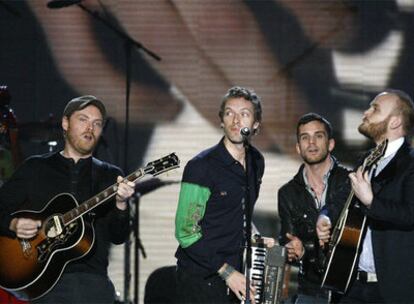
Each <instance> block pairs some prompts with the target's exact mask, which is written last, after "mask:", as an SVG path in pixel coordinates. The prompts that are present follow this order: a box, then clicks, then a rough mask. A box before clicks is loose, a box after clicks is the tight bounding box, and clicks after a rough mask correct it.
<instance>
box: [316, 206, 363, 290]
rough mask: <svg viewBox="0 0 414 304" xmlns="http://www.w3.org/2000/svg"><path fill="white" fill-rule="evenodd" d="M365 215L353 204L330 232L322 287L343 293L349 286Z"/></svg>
mask: <svg viewBox="0 0 414 304" xmlns="http://www.w3.org/2000/svg"><path fill="white" fill-rule="evenodd" d="M365 222H366V216H365V215H363V214H362V212H361V210H360V209H359V208H358V207H356V206H355V205H353V206H352V207H351V208H349V209H348V210H347V212H346V214H345V217H344V218H343V219H342V223H341V225H339V226H338V230H337V231H334V232H333V233H332V239H331V242H329V247H328V253H327V264H326V269H325V273H324V278H323V280H322V287H325V288H328V289H330V290H333V291H336V292H339V293H342V294H343V293H345V292H346V291H347V289H348V287H349V283H350V281H351V278H352V274H353V271H354V269H355V265H356V261H357V258H358V253H359V248H360V244H361V240H362V233H363V231H364V228H365Z"/></svg>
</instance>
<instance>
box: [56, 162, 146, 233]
mask: <svg viewBox="0 0 414 304" xmlns="http://www.w3.org/2000/svg"><path fill="white" fill-rule="evenodd" d="M146 169H147V168H143V169H139V170H137V171H135V172H133V173H131V174H130V175H128V176H127V177H125V178H124V180H123V181H127V180H128V181H130V182H134V183H135V182H136V181H137V180H138V179H140V178H142V177H143V176H145V175H146V174H147V173H146ZM148 171H149V170H148ZM117 191H118V183H115V184H113V185H112V186H109V187H108V188H106V189H105V190H103V191H101V192H100V193H98V194H97V195H95V196H94V197H91V198H90V199H88V200H87V201H85V202H83V203H82V204H80V205H79V206H77V207H76V208H73V209H72V210H70V211H68V212H66V213H65V214H64V215H63V216H62V222H63V225H65V226H66V225H68V224H70V223H71V222H73V221H75V220H76V219H78V218H79V217H81V216H82V215H84V214H86V213H88V212H89V211H91V210H92V209H94V208H96V207H98V206H99V205H101V204H102V203H104V202H106V201H107V200H109V199H111V198H112V197H114V196H115V195H116V192H117Z"/></svg>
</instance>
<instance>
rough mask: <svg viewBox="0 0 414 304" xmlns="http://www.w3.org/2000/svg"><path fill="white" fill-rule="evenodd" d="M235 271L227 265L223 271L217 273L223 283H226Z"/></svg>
mask: <svg viewBox="0 0 414 304" xmlns="http://www.w3.org/2000/svg"><path fill="white" fill-rule="evenodd" d="M235 271H236V269H234V268H233V267H232V266H230V265H228V264H227V265H226V267H224V270H223V271H222V272H221V273H219V276H220V278H222V279H223V280H224V281H226V280H227V279H228V278H229V276H230V275H231V274H232V273H233V272H235Z"/></svg>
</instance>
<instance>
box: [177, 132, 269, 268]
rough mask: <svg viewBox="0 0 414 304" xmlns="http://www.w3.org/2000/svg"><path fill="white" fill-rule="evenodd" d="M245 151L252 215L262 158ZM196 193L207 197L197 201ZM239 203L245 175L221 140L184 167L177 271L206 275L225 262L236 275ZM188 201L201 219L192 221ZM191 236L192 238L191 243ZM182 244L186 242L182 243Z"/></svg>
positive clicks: (195, 217) (239, 251) (193, 213)
mask: <svg viewBox="0 0 414 304" xmlns="http://www.w3.org/2000/svg"><path fill="white" fill-rule="evenodd" d="M248 151H249V153H248V158H249V160H248V172H249V187H250V189H249V190H250V191H249V193H250V202H251V206H250V209H251V210H250V211H252V210H253V205H254V203H255V202H256V199H257V197H258V194H259V189H260V184H261V181H262V176H263V172H264V159H263V156H262V155H261V154H260V152H259V151H257V150H256V149H255V148H254V147H252V146H249V149H248ZM199 189H201V191H199ZM203 189H204V190H205V191H203ZM199 193H207V194H208V197H206V195H203V198H200V195H199ZM243 198H246V173H245V171H244V169H243V166H242V165H241V164H240V163H239V162H237V161H236V160H235V159H234V158H233V157H232V156H231V155H230V153H229V152H228V151H227V149H226V147H225V146H224V142H223V140H221V141H220V143H219V144H217V145H216V146H214V147H212V148H210V149H207V150H205V151H203V152H201V153H200V154H199V155H197V156H196V157H194V158H193V159H192V160H190V161H189V162H188V164H187V165H186V167H185V169H184V173H183V178H182V187H181V192H180V201H179V205H178V208H177V217H176V237H177V239H178V241H179V242H180V246H179V247H178V249H177V252H176V257H177V259H178V266H179V267H180V268H182V269H186V271H187V272H191V273H193V274H197V275H199V276H208V275H211V274H215V273H216V272H217V270H218V269H219V268H220V267H221V266H222V265H223V264H224V263H225V262H226V263H228V264H230V265H232V266H233V267H235V268H236V269H238V270H241V260H242V259H241V256H242V248H243V244H244V242H243V240H244V236H243V214H244V211H243V204H242V199H243ZM194 202H196V203H197V204H200V207H201V208H205V211H204V214H203V216H202V217H201V218H198V215H197V210H198V209H197V208H195V209H192V208H191V207H190V208H189V206H191V204H193V203H194ZM189 225H190V227H189V228H190V229H188V226H189ZM191 225H193V226H194V229H192V228H191ZM189 231H190V232H189ZM188 232H189V233H188ZM188 234H190V235H188ZM191 234H198V236H195V237H194V238H193V239H191V238H192V237H193V236H192V235H191ZM185 239H191V241H190V242H186V241H185ZM195 239H197V240H196V241H194V240H195Z"/></svg>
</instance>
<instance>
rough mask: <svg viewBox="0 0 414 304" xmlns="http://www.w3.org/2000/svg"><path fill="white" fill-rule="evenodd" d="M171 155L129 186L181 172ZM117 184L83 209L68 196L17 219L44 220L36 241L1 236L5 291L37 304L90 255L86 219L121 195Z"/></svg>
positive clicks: (0, 272) (1, 273)
mask: <svg viewBox="0 0 414 304" xmlns="http://www.w3.org/2000/svg"><path fill="white" fill-rule="evenodd" d="M179 163H180V161H179V159H178V157H177V156H176V155H175V154H174V153H172V154H170V155H167V156H165V157H163V158H161V159H158V160H155V161H153V162H149V163H148V164H147V165H146V166H145V167H143V168H140V169H138V170H137V171H135V172H133V173H131V174H130V175H128V176H127V177H125V179H124V180H128V181H131V182H136V181H137V180H138V179H140V178H142V177H144V176H145V175H147V174H151V175H153V176H156V175H158V174H161V173H163V172H166V171H169V170H171V169H174V168H177V167H179ZM117 189H118V184H117V183H116V184H114V185H112V186H110V187H108V188H106V189H105V190H103V191H101V192H100V193H99V194H97V195H95V196H93V197H92V198H90V199H88V200H87V201H85V202H83V203H82V204H80V205H79V204H78V202H77V201H76V199H75V198H74V197H73V196H72V195H71V194H69V193H61V194H58V195H56V196H55V197H54V198H53V199H51V200H50V201H49V202H48V203H47V204H46V206H45V207H44V208H43V209H42V210H40V211H29V210H23V211H18V212H15V213H13V214H12V216H13V217H15V218H18V217H23V218H31V219H33V220H41V222H42V227H41V228H40V229H39V233H38V234H37V235H36V236H35V237H34V238H32V239H19V238H9V237H6V236H0V248H1V250H0V287H1V288H3V289H6V290H7V291H9V292H11V293H13V294H14V295H16V296H17V297H18V298H20V299H31V300H33V299H37V298H39V297H41V296H42V295H44V294H46V293H47V292H48V291H49V290H51V289H52V287H53V286H54V285H55V284H56V283H57V281H58V280H59V278H60V276H61V274H62V272H63V270H64V268H65V266H66V265H67V264H68V263H69V262H71V261H74V260H77V259H80V258H82V257H84V256H85V255H87V254H88V252H89V251H90V250H91V248H92V246H93V244H94V240H95V236H94V234H95V233H94V229H93V226H92V224H91V223H90V222H89V221H86V220H85V219H84V218H83V215H85V214H86V213H88V212H89V211H91V210H92V209H94V208H96V207H97V206H99V205H101V204H102V203H104V202H106V201H108V200H109V199H110V198H112V197H113V196H115V195H116V192H117Z"/></svg>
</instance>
